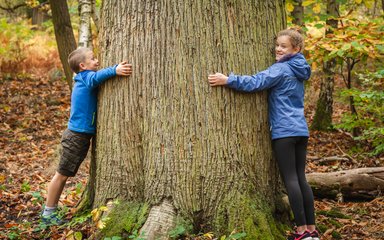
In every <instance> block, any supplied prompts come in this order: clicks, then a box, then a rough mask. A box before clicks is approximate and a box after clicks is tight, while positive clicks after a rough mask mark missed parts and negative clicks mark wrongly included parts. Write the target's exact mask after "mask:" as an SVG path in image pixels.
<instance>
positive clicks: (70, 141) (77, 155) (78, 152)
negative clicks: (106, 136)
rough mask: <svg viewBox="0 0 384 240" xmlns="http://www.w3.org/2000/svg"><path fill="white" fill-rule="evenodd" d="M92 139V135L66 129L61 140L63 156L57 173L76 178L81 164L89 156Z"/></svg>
mask: <svg viewBox="0 0 384 240" xmlns="http://www.w3.org/2000/svg"><path fill="white" fill-rule="evenodd" d="M92 137H93V135H92V134H86V133H78V132H74V131H71V130H69V129H66V130H65V131H64V132H63V136H62V139H61V146H62V147H63V153H62V154H61V158H60V163H59V167H58V168H57V172H59V173H60V174H61V175H64V176H67V177H73V176H75V175H76V173H77V171H78V170H79V167H80V164H81V163H82V162H83V161H84V159H85V157H86V156H87V153H88V149H89V146H90V144H91V139H92Z"/></svg>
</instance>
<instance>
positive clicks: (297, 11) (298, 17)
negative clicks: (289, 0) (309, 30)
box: [292, 0, 304, 26]
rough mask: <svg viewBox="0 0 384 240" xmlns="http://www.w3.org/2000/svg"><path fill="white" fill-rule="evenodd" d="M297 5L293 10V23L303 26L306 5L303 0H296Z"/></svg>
mask: <svg viewBox="0 0 384 240" xmlns="http://www.w3.org/2000/svg"><path fill="white" fill-rule="evenodd" d="M294 2H295V5H294V9H293V12H292V17H293V20H292V23H293V24H296V25H298V26H303V24H304V22H303V17H304V7H303V5H302V3H303V1H302V0H294Z"/></svg>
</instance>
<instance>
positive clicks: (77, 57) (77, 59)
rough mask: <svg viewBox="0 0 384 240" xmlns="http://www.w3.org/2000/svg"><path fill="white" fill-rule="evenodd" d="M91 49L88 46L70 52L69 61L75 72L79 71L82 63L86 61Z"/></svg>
mask: <svg viewBox="0 0 384 240" xmlns="http://www.w3.org/2000/svg"><path fill="white" fill-rule="evenodd" d="M89 51H91V49H89V48H86V47H80V48H78V49H76V50H75V51H73V52H71V53H70V54H69V56H68V63H69V66H70V67H71V69H72V71H73V72H75V73H79V71H80V63H82V62H84V61H85V57H86V55H85V54H86V53H87V52H89Z"/></svg>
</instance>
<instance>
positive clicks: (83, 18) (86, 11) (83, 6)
mask: <svg viewBox="0 0 384 240" xmlns="http://www.w3.org/2000/svg"><path fill="white" fill-rule="evenodd" d="M79 14H80V26H79V47H90V48H92V30H91V15H92V1H91V0H79Z"/></svg>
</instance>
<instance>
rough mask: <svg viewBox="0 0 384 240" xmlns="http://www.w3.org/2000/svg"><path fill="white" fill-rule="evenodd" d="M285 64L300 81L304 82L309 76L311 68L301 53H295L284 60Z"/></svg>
mask: <svg viewBox="0 0 384 240" xmlns="http://www.w3.org/2000/svg"><path fill="white" fill-rule="evenodd" d="M286 63H287V64H288V66H289V67H290V68H291V70H292V72H293V73H294V74H295V76H296V78H297V79H298V80H300V81H306V80H308V79H309V77H310V76H311V67H310V66H309V65H308V63H307V60H305V58H304V56H303V54H302V53H297V54H295V55H293V56H291V57H290V58H288V59H287V60H286Z"/></svg>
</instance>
